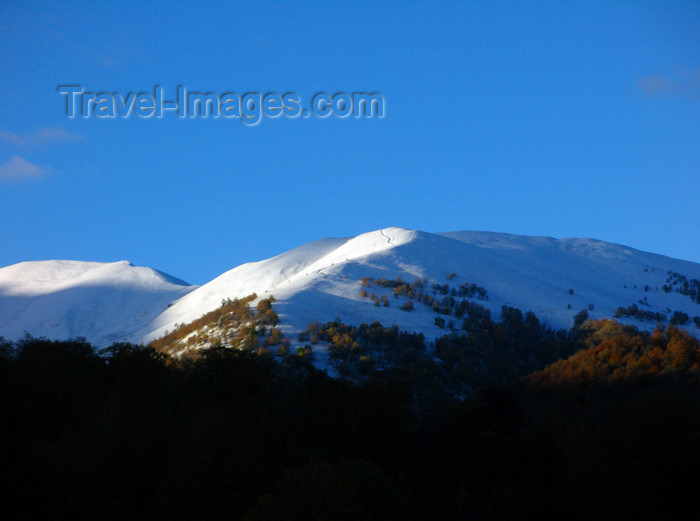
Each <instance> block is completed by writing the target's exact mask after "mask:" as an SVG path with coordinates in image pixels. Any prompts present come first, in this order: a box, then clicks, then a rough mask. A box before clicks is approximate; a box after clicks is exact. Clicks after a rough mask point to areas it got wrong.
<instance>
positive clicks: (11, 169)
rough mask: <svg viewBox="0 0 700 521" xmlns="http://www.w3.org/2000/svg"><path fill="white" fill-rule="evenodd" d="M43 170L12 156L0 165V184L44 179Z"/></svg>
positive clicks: (21, 158)
mask: <svg viewBox="0 0 700 521" xmlns="http://www.w3.org/2000/svg"><path fill="white" fill-rule="evenodd" d="M45 173H46V172H45V170H44V169H43V168H41V167H40V166H39V165H35V164H34V163H32V162H30V161H27V160H26V159H24V158H23V157H21V156H13V157H12V158H11V159H10V160H9V161H7V162H6V163H4V164H2V165H0V183H2V182H5V181H24V180H28V179H40V178H42V177H44V174H45Z"/></svg>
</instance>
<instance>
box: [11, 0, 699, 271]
mask: <svg viewBox="0 0 700 521" xmlns="http://www.w3.org/2000/svg"><path fill="white" fill-rule="evenodd" d="M0 68H1V69H0V70H2V72H3V73H2V74H0V114H2V116H1V117H0V266H5V265H9V264H13V263H15V262H20V261H25V260H42V259H56V258H61V259H79V260H95V261H117V260H123V259H126V260H130V261H131V262H133V263H134V264H136V265H142V266H151V267H154V268H157V269H160V270H163V271H165V272H168V273H170V274H172V275H175V276H178V277H181V278H183V279H185V280H187V281H188V282H192V283H200V284H201V283H204V282H207V281H208V280H210V279H211V278H213V277H215V276H217V275H219V274H220V273H222V272H224V271H226V270H228V269H230V268H233V267H235V266H236V265H238V264H241V263H243V262H248V261H254V260H260V259H263V258H266V257H269V256H272V255H276V254H278V253H281V252H282V251H285V250H287V249H289V248H292V247H295V246H298V245H300V244H302V243H304V242H308V241H311V240H315V239H319V238H322V237H328V236H352V235H356V234H359V233H363V232H366V231H371V230H375V229H379V228H382V227H386V226H403V227H406V228H416V229H420V230H425V231H432V232H439V231H451V230H462V229H465V230H487V231H501V232H509V233H517V234H526V235H549V236H553V237H594V238H598V239H602V240H606V241H612V242H618V243H623V244H627V245H630V246H633V247H636V248H639V249H643V250H647V251H654V252H657V253H662V254H665V255H669V256H674V257H680V258H683V259H688V260H693V261H696V262H700V240H699V239H700V206H699V205H698V201H699V197H698V195H699V194H700V4H699V3H697V2H686V3H681V2H676V3H674V2H645V3H640V2H609V3H604V2H580V3H576V2H573V3H570V2H522V3H515V2H504V3H494V2H464V3H463V2H425V3H419V2H367V3H360V2H352V3H350V2H221V3H210V4H207V6H206V7H202V6H199V7H196V8H195V7H191V6H189V5H188V3H186V2H161V3H158V2H153V3H148V4H147V5H142V4H141V3H137V2H122V3H114V2H110V3H107V2H104V3H103V2H89V3H87V2H72V3H70V4H65V3H63V4H57V3H54V2H22V3H12V4H11V3H7V2H5V3H3V4H2V5H1V6H0ZM66 84H73V85H81V86H82V87H83V88H84V89H85V90H86V91H92V92H96V91H106V92H118V93H121V94H123V95H124V96H126V94H127V93H129V92H141V91H152V89H153V87H154V86H155V85H161V86H162V87H163V88H164V89H165V91H166V92H169V93H174V92H175V90H176V88H177V86H178V85H183V86H185V87H186V88H188V89H189V90H191V91H201V92H208V91H211V92H215V93H224V92H236V93H239V94H243V93H246V92H260V93H267V92H277V93H286V92H295V93H297V94H299V96H300V97H301V98H302V100H303V101H302V104H308V102H309V101H310V100H311V98H312V97H313V95H314V94H315V93H317V92H328V93H331V94H332V93H336V92H350V93H352V92H370V91H376V92H380V93H381V94H382V95H383V96H384V99H385V103H386V105H385V109H386V113H385V117H384V118H381V119H379V118H373V119H362V118H359V119H356V118H345V119H341V118H334V117H329V118H323V119H321V118H313V117H312V118H286V117H282V118H277V119H263V120H262V121H261V122H260V124H258V125H256V126H247V125H244V124H242V123H241V122H240V121H239V120H235V119H222V118H218V119H214V118H206V119H205V118H177V117H175V116H174V115H172V117H164V118H161V119H157V118H150V119H144V118H138V117H129V118H114V119H100V118H96V117H90V118H80V117H78V118H74V119H69V118H67V117H66V114H65V98H64V97H62V96H61V95H60V94H59V93H58V91H57V86H58V85H66ZM173 97H174V96H173Z"/></svg>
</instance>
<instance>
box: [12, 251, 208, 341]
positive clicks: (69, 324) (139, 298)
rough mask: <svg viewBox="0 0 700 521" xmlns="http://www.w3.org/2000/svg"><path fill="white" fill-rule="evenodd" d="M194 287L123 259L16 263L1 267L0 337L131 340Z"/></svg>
mask: <svg viewBox="0 0 700 521" xmlns="http://www.w3.org/2000/svg"><path fill="white" fill-rule="evenodd" d="M195 287H196V286H190V285H188V284H187V283H186V282H183V281H181V280H179V279H176V278H174V277H171V276H169V275H165V274H164V273H160V272H158V271H156V270H153V269H150V268H142V267H136V266H132V265H131V264H130V263H129V262H127V261H121V262H114V263H101V262H80V261H65V260H52V261H37V262H21V263H19V264H14V265H12V266H7V267H5V268H1V269H0V336H4V337H5V338H6V339H12V340H14V339H17V338H20V337H22V336H24V334H25V333H30V334H31V335H32V336H35V337H46V338H50V339H68V338H75V337H81V336H82V337H86V338H87V339H88V340H90V341H91V342H93V343H95V344H96V345H98V346H105V345H109V344H111V343H113V342H117V341H123V340H126V339H131V338H132V337H133V333H134V331H136V330H138V329H140V328H141V327H143V325H144V324H147V323H149V322H150V321H151V320H153V318H154V317H155V316H156V315H158V314H159V313H161V312H162V311H163V310H164V309H166V308H167V306H168V304H169V303H170V302H172V301H173V300H175V299H178V298H180V297H182V296H183V295H185V294H186V293H188V292H190V291H192V290H193V289H194V288H195Z"/></svg>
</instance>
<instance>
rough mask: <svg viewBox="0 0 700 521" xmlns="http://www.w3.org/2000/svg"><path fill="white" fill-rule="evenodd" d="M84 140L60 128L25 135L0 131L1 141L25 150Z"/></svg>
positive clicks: (44, 129) (45, 129) (43, 129)
mask: <svg viewBox="0 0 700 521" xmlns="http://www.w3.org/2000/svg"><path fill="white" fill-rule="evenodd" d="M82 140H83V137H82V136H80V135H78V134H72V133H70V132H68V131H66V130H63V129H60V128H51V127H49V128H42V129H39V130H37V131H35V132H28V133H25V134H15V133H14V132H9V131H7V130H0V141H3V142H4V143H7V144H8V145H12V146H16V147H24V148H42V147H45V146H49V145H56V144H59V143H67V142H72V141H82Z"/></svg>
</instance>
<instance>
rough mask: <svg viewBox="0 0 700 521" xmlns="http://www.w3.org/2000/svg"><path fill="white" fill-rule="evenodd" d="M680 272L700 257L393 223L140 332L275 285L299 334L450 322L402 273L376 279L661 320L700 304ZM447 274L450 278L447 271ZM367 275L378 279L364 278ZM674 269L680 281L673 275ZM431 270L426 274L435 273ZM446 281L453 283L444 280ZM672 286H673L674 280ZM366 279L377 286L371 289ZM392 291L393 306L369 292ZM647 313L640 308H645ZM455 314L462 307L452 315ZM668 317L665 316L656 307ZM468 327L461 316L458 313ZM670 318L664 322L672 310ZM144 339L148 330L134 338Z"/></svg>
mask: <svg viewBox="0 0 700 521" xmlns="http://www.w3.org/2000/svg"><path fill="white" fill-rule="evenodd" d="M669 272H672V273H676V274H680V275H682V276H684V277H685V279H686V280H687V281H690V280H692V279H696V280H697V279H700V265H698V264H696V263H692V262H687V261H682V260H676V259H671V258H668V257H664V256H661V255H656V254H653V253H646V252H642V251H638V250H634V249H632V248H629V247H625V246H621V245H616V244H610V243H605V242H602V241H597V240H594V239H559V240H557V239H553V238H549V237H524V236H517V235H508V234H500V233H486V232H452V233H445V234H432V233H426V232H420V231H414V230H406V229H402V228H387V229H383V230H379V231H375V232H370V233H366V234H363V235H359V236H357V237H354V238H351V239H345V240H341V239H334V240H326V241H320V242H314V243H310V244H308V245H305V246H301V247H299V248H296V249H295V250H291V251H290V252H287V253H285V254H282V255H280V256H278V257H274V258H272V259H269V260H266V261H261V262H258V263H251V264H245V265H243V266H239V267H238V268H235V269H233V270H231V271H229V272H227V273H225V274H223V275H221V276H220V277H218V278H216V279H214V280H213V281H211V282H209V283H208V284H205V285H203V286H202V287H200V288H198V289H196V290H195V291H193V292H191V293H189V294H188V295H186V296H185V297H183V298H181V299H180V300H179V301H177V302H176V303H175V304H173V305H172V306H171V307H170V308H168V309H167V310H165V311H164V312H163V313H162V314H160V315H159V316H158V317H156V318H155V319H154V320H153V321H152V322H151V323H150V324H148V325H146V326H145V327H144V328H143V329H142V330H141V331H139V333H138V335H142V336H141V337H139V338H138V339H142V340H144V341H150V340H152V339H154V338H157V337H159V336H162V334H163V333H164V332H165V331H168V330H172V329H173V328H174V327H175V325H176V324H183V323H187V322H190V321H192V320H194V319H196V318H198V317H199V316H201V315H202V314H203V313H205V312H208V311H211V310H213V309H215V308H216V307H218V306H219V305H220V304H221V301H222V299H225V298H243V297H245V296H247V295H249V294H251V293H253V292H255V293H257V295H258V296H259V297H260V298H264V297H267V296H269V295H274V297H275V299H276V302H275V305H274V307H275V311H276V312H277V313H278V314H279V316H280V325H279V327H280V328H281V329H282V331H283V332H284V333H285V334H287V335H289V336H291V337H294V336H295V335H296V334H297V333H298V332H300V331H304V330H305V329H306V327H307V325H308V324H309V323H310V322H312V321H320V322H327V321H331V320H335V319H336V318H338V319H340V320H341V321H342V322H344V323H347V324H358V325H359V324H360V323H363V322H366V323H370V322H372V321H374V320H379V321H380V322H382V323H383V324H397V325H398V326H399V327H400V328H402V329H407V330H411V331H420V332H423V333H424V334H425V335H426V337H427V338H430V339H432V338H435V337H437V336H440V335H442V334H444V333H445V331H444V327H439V326H438V325H436V324H435V318H436V314H435V312H434V311H433V309H431V307H430V306H426V305H423V304H422V303H418V302H414V308H413V311H410V312H406V311H404V310H402V309H401V306H402V305H403V304H404V303H405V302H406V300H409V299H407V298H406V297H405V296H399V297H398V298H395V297H394V288H393V287H392V286H395V284H392V283H386V282H384V284H385V286H386V287H385V286H381V285H378V283H377V281H379V280H382V279H383V280H384V281H392V282H394V281H396V278H397V277H400V278H401V279H402V281H404V282H406V283H409V284H412V283H414V282H415V281H416V279H420V280H421V281H423V284H424V286H425V287H424V288H423V294H424V295H430V296H433V295H434V298H440V299H443V298H444V297H445V296H451V295H452V290H455V292H456V295H457V300H461V299H460V298H459V289H460V286H463V285H466V286H469V285H472V284H475V285H476V286H478V287H481V288H484V289H485V290H486V293H487V294H486V297H485V298H477V299H475V301H476V302H478V304H479V305H481V306H484V307H485V308H487V309H489V310H490V311H491V313H492V315H493V316H494V317H495V318H497V317H498V316H499V314H500V310H501V307H502V306H503V305H507V306H512V307H516V308H519V309H522V310H523V311H526V310H532V311H533V312H534V313H535V314H536V315H537V316H538V317H539V318H540V320H542V321H544V322H546V323H548V324H549V325H550V326H551V327H554V328H566V329H568V328H569V327H571V325H572V323H573V318H574V316H575V315H576V314H577V313H578V312H580V311H581V310H582V309H586V311H587V313H588V314H589V316H590V317H591V318H604V317H613V316H614V315H615V314H616V310H617V309H618V308H620V307H622V308H625V311H627V309H626V308H629V307H631V306H632V305H633V304H634V305H636V306H637V310H638V311H637V316H627V315H625V314H622V315H621V316H619V317H618V319H619V320H621V321H623V322H626V323H630V324H634V325H637V326H638V327H640V328H641V329H647V330H651V329H653V327H654V326H655V325H656V324H657V322H659V321H658V320H656V318H654V317H652V318H648V317H645V316H644V315H642V312H650V313H651V314H655V313H660V314H662V315H665V323H668V322H669V321H670V319H671V316H672V313H673V312H674V311H676V310H679V311H682V312H683V313H686V314H687V315H688V325H690V326H691V329H697V328H695V326H694V324H692V317H693V316H697V315H700V304H698V303H697V302H695V301H694V300H693V298H692V296H691V295H686V294H682V293H679V292H678V291H677V290H678V289H681V287H682V285H679V284H680V283H679V284H676V285H675V286H674V285H673V281H674V280H678V277H671V276H670V275H669ZM448 276H449V277H450V278H449V280H448ZM363 277H365V278H371V279H373V281H372V282H371V283H370V285H369V286H367V287H366V288H365V286H363ZM669 277H671V278H672V279H673V280H671V281H669ZM425 279H427V281H426V280H425ZM435 284H438V285H440V286H442V289H443V290H444V285H445V284H447V286H448V288H447V291H448V293H447V294H443V293H442V292H441V290H437V291H436V290H434V287H433V285H435ZM664 285H671V290H670V291H665V290H664ZM363 289H366V291H367V294H368V297H362V296H361V292H362V290H363ZM371 293H374V294H375V297H376V299H380V298H381V297H382V296H383V295H386V296H387V302H388V306H385V305H384V304H383V303H382V305H380V306H376V305H375V302H373V300H372V299H370V298H369V295H370V294H371ZM640 317H641V319H640ZM445 318H446V319H447V322H449V320H450V319H453V320H454V316H445ZM657 318H658V317H657ZM454 321H455V322H456V325H457V328H459V323H460V322H461V321H460V320H454ZM661 323H664V321H661ZM135 339H137V338H136V337H135Z"/></svg>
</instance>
